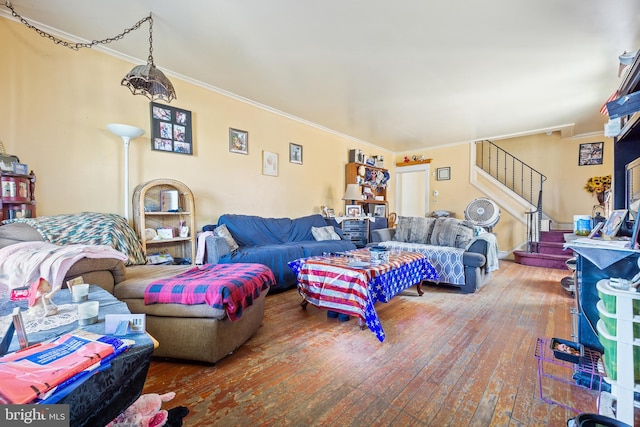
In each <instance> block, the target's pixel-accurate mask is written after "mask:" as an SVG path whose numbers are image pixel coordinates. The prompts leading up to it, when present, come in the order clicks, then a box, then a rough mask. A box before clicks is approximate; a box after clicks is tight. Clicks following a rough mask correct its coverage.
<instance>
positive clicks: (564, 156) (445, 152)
mask: <svg viewBox="0 0 640 427" xmlns="http://www.w3.org/2000/svg"><path fill="white" fill-rule="evenodd" d="M599 141H603V142H604V156H603V164H602V165H591V166H578V151H579V148H580V144H582V143H588V142H599ZM493 142H494V143H495V144H496V145H498V146H499V147H501V148H502V149H504V150H506V151H508V152H509V153H511V154H512V155H514V156H515V157H517V158H519V159H522V160H523V161H525V162H526V163H527V164H529V165H530V166H531V167H533V168H534V169H536V170H538V171H540V172H541V173H543V174H544V175H546V176H547V181H546V182H545V183H544V187H543V210H544V212H545V213H546V214H547V215H548V216H549V217H550V218H551V219H552V220H553V223H552V227H562V226H567V225H568V226H570V225H571V224H572V222H573V215H591V213H592V209H593V206H594V205H595V204H597V201H596V199H595V197H594V196H593V195H592V194H591V193H588V192H587V191H586V190H584V186H585V184H586V182H587V179H589V178H590V177H592V176H600V175H608V174H610V173H611V172H612V170H613V140H612V139H611V138H605V137H603V136H602V135H599V136H590V137H582V138H562V137H561V136H560V134H559V133H558V132H553V133H552V135H549V136H547V135H546V134H539V135H531V136H524V137H518V138H510V139H503V140H494V141H493ZM471 151H472V150H471V149H470V146H469V144H459V145H451V146H444V147H439V148H436V149H431V150H424V151H420V152H415V153H413V152H412V153H400V154H397V155H396V158H395V160H396V162H402V161H403V158H404V157H405V156H409V157H410V158H411V157H413V156H414V155H416V156H417V157H421V156H424V157H425V158H428V159H432V160H431V172H432V176H431V181H430V187H431V188H430V193H431V196H430V201H431V203H430V207H431V209H432V210H436V209H444V210H450V211H454V212H455V213H456V215H457V217H459V218H463V217H464V210H465V208H466V206H467V205H468V203H469V202H470V201H471V200H473V199H475V198H477V197H483V196H484V194H482V193H481V192H480V191H479V190H478V189H477V188H475V187H474V186H472V185H471V184H470V182H469V180H470V164H471V160H470V157H471ZM447 166H449V167H451V180H449V181H437V180H436V177H435V174H436V171H437V169H438V168H440V167H447ZM614 185H615V183H614ZM621 185H624V183H622V184H621ZM434 190H437V191H438V193H439V195H438V197H434V196H433V191H434ZM523 212H524V210H523ZM520 218H521V219H522V218H525V216H524V215H522V216H521V217H520ZM494 231H495V232H496V234H497V235H498V244H499V247H500V249H501V250H505V251H508V252H509V251H512V250H514V249H517V248H518V247H519V246H521V245H522V244H523V243H524V242H525V241H526V227H525V226H523V224H522V222H521V221H519V220H518V218H516V217H515V216H513V215H511V214H509V212H507V211H506V210H505V209H501V218H500V222H499V223H498V224H497V226H496V227H495V229H494Z"/></svg>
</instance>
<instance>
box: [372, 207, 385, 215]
mask: <svg viewBox="0 0 640 427" xmlns="http://www.w3.org/2000/svg"><path fill="white" fill-rule="evenodd" d="M373 216H374V217H385V216H387V207H386V206H385V205H375V206H374V208H373Z"/></svg>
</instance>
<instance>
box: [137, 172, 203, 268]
mask: <svg viewBox="0 0 640 427" xmlns="http://www.w3.org/2000/svg"><path fill="white" fill-rule="evenodd" d="M172 190H173V191H177V192H178V211H176V212H168V211H161V210H160V209H161V197H162V192H163V191H172ZM180 221H184V226H186V227H188V228H189V230H188V234H187V236H186V237H179V233H180V230H179V225H180ZM133 223H134V227H135V230H136V232H137V233H138V236H139V237H140V241H141V242H142V247H143V249H144V250H145V253H146V255H147V257H148V256H149V255H150V254H155V253H168V254H170V255H171V256H172V257H173V258H174V259H175V258H189V260H190V262H191V264H193V263H194V262H195V256H196V224H195V203H194V199H193V193H192V192H191V190H190V189H189V187H187V186H186V185H184V184H183V183H181V182H180V181H176V180H173V179H154V180H152V181H149V182H146V183H144V184H140V185H138V186H137V187H136V189H135V191H134V193H133ZM149 228H150V229H153V230H154V231H156V233H157V231H158V229H163V228H164V229H171V230H172V234H173V236H174V237H172V238H164V239H158V240H152V239H147V236H146V230H147V229H149Z"/></svg>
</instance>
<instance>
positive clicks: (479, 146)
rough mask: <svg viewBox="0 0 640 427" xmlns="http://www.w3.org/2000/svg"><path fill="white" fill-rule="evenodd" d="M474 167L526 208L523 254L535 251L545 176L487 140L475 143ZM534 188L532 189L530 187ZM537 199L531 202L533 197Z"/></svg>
mask: <svg viewBox="0 0 640 427" xmlns="http://www.w3.org/2000/svg"><path fill="white" fill-rule="evenodd" d="M476 166H478V167H479V168H480V169H482V170H483V171H485V172H486V173H488V174H489V175H491V176H492V177H493V178H495V179H496V180H497V181H498V182H499V183H500V184H502V185H504V186H505V187H507V188H508V189H510V190H511V191H513V192H514V193H516V194H517V195H518V196H520V197H521V198H522V199H524V200H525V201H526V202H528V203H529V204H530V205H532V206H535V207H536V208H535V209H534V210H530V211H528V212H525V215H527V251H528V252H533V251H535V252H538V250H539V245H538V242H539V241H540V229H541V228H542V184H543V183H544V181H546V180H547V177H546V176H545V175H544V174H542V173H541V172H539V171H537V170H536V169H534V168H532V167H531V166H529V165H528V164H526V163H525V162H523V161H522V160H520V159H518V158H517V157H515V156H513V155H512V154H510V153H509V152H507V151H505V150H503V149H502V148H500V147H498V146H497V145H496V144H494V143H493V142H491V141H488V140H484V141H477V142H476ZM534 187H535V188H534ZM536 193H538V200H537V201H536V203H534V195H535V194H536Z"/></svg>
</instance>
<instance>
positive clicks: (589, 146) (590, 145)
mask: <svg viewBox="0 0 640 427" xmlns="http://www.w3.org/2000/svg"><path fill="white" fill-rule="evenodd" d="M603 152H604V142H587V143H585V144H580V150H579V152H578V166H588V165H601V164H602V154H603Z"/></svg>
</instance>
